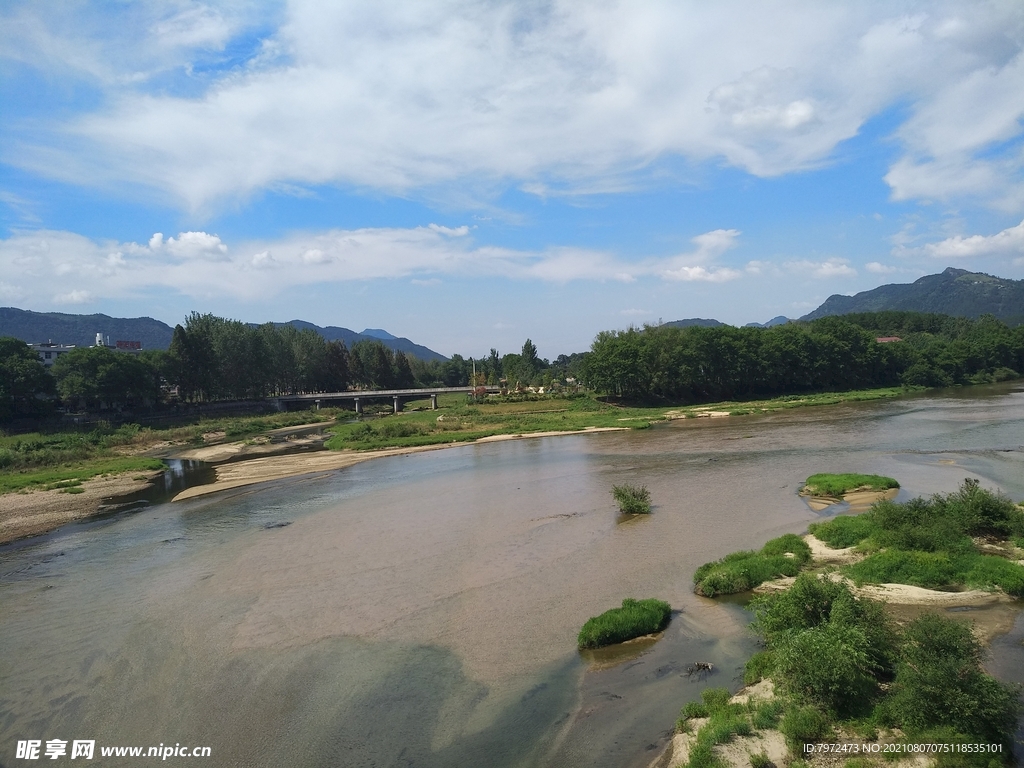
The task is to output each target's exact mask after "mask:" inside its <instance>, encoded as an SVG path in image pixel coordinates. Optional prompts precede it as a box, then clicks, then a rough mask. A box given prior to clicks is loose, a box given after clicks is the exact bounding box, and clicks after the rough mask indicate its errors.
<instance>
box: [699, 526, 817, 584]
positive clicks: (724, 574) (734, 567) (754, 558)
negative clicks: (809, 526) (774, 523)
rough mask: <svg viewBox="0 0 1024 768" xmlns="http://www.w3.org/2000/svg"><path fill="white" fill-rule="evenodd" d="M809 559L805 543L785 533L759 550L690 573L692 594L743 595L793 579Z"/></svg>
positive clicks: (808, 548)
mask: <svg viewBox="0 0 1024 768" xmlns="http://www.w3.org/2000/svg"><path fill="white" fill-rule="evenodd" d="M810 559H811V548H810V547H809V546H807V543H806V542H805V541H804V540H803V539H801V538H800V537H799V536H797V535H796V534H795V533H787V534H786V535H785V536H780V537H779V538H777V539H772V540H771V541H769V542H768V543H767V544H765V545H764V546H763V547H761V549H760V550H759V551H756V552H755V551H753V550H750V551H742V552H733V553H732V554H729V555H726V556H725V557H723V558H722V559H721V560H715V561H714V562H711V563H705V564H704V565H702V566H701V567H700V568H698V569H697V571H696V572H695V573H694V574H693V583H694V591H695V592H696V593H697V594H698V595H704V596H705V597H714V596H715V595H730V594H735V593H737V592H746V591H748V590H751V589H753V588H754V587H756V586H758V585H759V584H762V583H764V582H766V581H769V580H771V579H777V578H779V577H781V576H796V574H797V573H798V572H799V571H800V568H801V566H803V565H805V564H806V563H807V562H808V561H809V560H810Z"/></svg>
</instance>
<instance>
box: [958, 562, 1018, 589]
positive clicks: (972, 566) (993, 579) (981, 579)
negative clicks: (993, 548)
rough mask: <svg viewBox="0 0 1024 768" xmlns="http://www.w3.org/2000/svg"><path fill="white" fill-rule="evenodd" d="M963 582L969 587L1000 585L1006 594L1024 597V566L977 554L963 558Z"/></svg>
mask: <svg viewBox="0 0 1024 768" xmlns="http://www.w3.org/2000/svg"><path fill="white" fill-rule="evenodd" d="M960 563H961V564H962V566H963V577H962V578H963V583H964V584H966V585H967V586H969V587H981V588H990V587H999V588H1000V589H1002V590H1003V591H1004V592H1006V594H1008V595H1013V596H1014V597H1024V566H1020V565H1017V564H1016V563H1011V562H1010V561H1009V560H1004V559H1003V558H1001V557H993V556H992V555H976V556H974V557H971V558H961V560H960Z"/></svg>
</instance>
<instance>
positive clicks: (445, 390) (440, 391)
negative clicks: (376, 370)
mask: <svg viewBox="0 0 1024 768" xmlns="http://www.w3.org/2000/svg"><path fill="white" fill-rule="evenodd" d="M485 389H486V390H487V391H488V392H489V393H491V392H499V391H500V389H499V388H498V387H485ZM472 391H473V387H431V388H426V389H361V390H353V391H347V392H318V393H315V394H311V395H279V396H277V397H275V398H273V399H274V400H283V401H287V402H295V401H300V400H309V401H313V400H357V399H369V398H373V397H405V398H408V397H423V398H427V397H430V396H431V395H445V394H450V393H453V392H465V393H469V392H472Z"/></svg>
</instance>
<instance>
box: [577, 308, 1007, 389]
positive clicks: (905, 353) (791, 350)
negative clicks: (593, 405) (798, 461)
mask: <svg viewBox="0 0 1024 768" xmlns="http://www.w3.org/2000/svg"><path fill="white" fill-rule="evenodd" d="M878 339H896V340H894V341H886V342H879V341H878ZM1022 371H1024V326H1018V327H1016V328H1010V327H1008V326H1007V325H1005V324H1004V323H1002V322H1000V321H998V320H995V319H994V318H992V317H982V318H980V319H977V320H971V319H968V318H954V317H947V316H944V315H928V314H924V313H919V312H875V313H867V314H859V315H844V316H841V317H826V318H822V319H820V320H814V321H811V322H790V323H786V324H785V325H779V326H775V327H773V328H733V327H730V326H723V327H718V328H703V327H698V326H693V327H689V328H675V327H669V326H645V327H644V328H642V329H641V328H630V329H627V330H625V331H605V332H602V333H600V334H598V336H597V339H596V340H595V341H594V344H593V346H592V347H591V351H590V353H589V354H588V355H587V356H586V358H585V359H584V360H583V361H582V365H581V376H582V378H583V380H584V381H585V382H586V383H587V384H588V385H589V386H591V387H593V388H595V389H597V390H599V391H601V392H606V393H608V394H611V395H615V396H617V397H622V398H625V399H627V400H634V401H651V400H667V401H672V402H690V403H700V402H710V401H712V400H735V399H738V398H752V397H755V396H772V395H781V394H795V393H802V392H827V391H838V390H850V389H865V388H871V387H887V386H925V387H938V386H951V385H955V384H970V383H981V382H992V381H1001V380H1006V379H1012V378H1017V376H1018V374H1019V373H1020V372H1022Z"/></svg>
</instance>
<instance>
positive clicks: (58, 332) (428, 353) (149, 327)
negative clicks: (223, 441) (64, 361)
mask: <svg viewBox="0 0 1024 768" xmlns="http://www.w3.org/2000/svg"><path fill="white" fill-rule="evenodd" d="M249 325H251V326H252V327H255V326H256V324H254V323H250V324H249ZM274 325H275V326H277V327H278V328H280V327H281V326H284V325H291V326H293V327H295V328H297V329H299V330H302V329H303V328H310V329H312V330H314V331H316V332H317V333H319V334H320V335H321V336H323V337H324V339H325V340H327V341H338V340H341V341H344V342H345V346H346V347H349V348H350V349H351V347H352V345H353V344H354V343H355V342H357V341H369V340H373V339H377V340H379V341H381V342H382V343H383V344H384V346H385V347H388V348H389V349H391V350H392V351H394V352H405V353H406V354H407V355H413V356H414V357H417V358H419V359H420V360H423V361H426V362H430V361H433V360H437V361H439V362H443V361H445V360H447V359H448V358H447V357H445V356H444V355H441V354H438V353H437V352H435V351H434V350H432V349H428V348H427V347H424V346H422V345H420V344H416V343H414V342H412V341H410V340H409V339H406V338H397V337H395V336H392V335H391V334H390V333H388V332H387V331H383V330H379V329H367V330H369V331H371V332H370V333H356V332H355V331H350V330H349V329H348V328H339V327H338V326H334V325H329V326H327V327H326V328H321V327H320V326H318V325H313V323H307V322H306V321H305V320H290V321H289V322H287V323H274ZM97 333H102V334H103V335H104V336H107V337H109V338H110V343H111V344H113V343H114V342H116V341H119V340H123V341H141V342H142V348H143V349H164V350H165V349H167V348H168V347H169V346H170V345H171V337H172V336H173V335H174V329H173V328H172V327H171V326H169V325H167V323H162V322H160V321H159V320H154V319H153V318H152V317H110V316H109V315H68V314H64V313H62V312H32V311H31V310H27V309H17V308H15V307H0V336H13V337H14V338H16V339H21V340H22V341H25V342H28V343H30V344H33V343H37V342H40V341H48V340H52V341H53V342H54V343H57V344H74V345H75V346H78V347H88V346H90V345H92V344H93V343H95V341H96V334H97ZM385 336H386V337H388V338H385Z"/></svg>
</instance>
